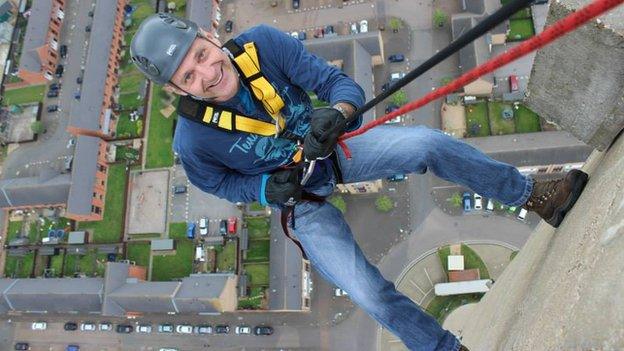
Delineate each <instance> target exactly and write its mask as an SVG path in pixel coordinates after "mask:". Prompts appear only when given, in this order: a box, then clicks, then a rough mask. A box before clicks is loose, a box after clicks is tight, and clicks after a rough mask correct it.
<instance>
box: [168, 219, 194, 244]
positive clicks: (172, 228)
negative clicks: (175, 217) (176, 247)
mask: <svg viewBox="0 0 624 351" xmlns="http://www.w3.org/2000/svg"><path fill="white" fill-rule="evenodd" d="M195 231H196V232H199V229H198V228H195ZM169 238H171V239H185V240H188V239H187V237H186V223H184V222H181V223H171V224H169Z"/></svg>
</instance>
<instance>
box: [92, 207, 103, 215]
mask: <svg viewBox="0 0 624 351" xmlns="http://www.w3.org/2000/svg"><path fill="white" fill-rule="evenodd" d="M91 212H93V213H95V214H101V213H102V209H101V208H100V207H98V206H91Z"/></svg>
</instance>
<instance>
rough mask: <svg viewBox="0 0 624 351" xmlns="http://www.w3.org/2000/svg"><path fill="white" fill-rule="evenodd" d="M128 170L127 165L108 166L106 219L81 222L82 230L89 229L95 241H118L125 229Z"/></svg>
mask: <svg viewBox="0 0 624 351" xmlns="http://www.w3.org/2000/svg"><path fill="white" fill-rule="evenodd" d="M125 188H126V170H125V165H123V164H117V165H110V166H109V167H108V180H107V184H106V202H105V203H106V207H105V208H104V219H103V220H101V221H97V222H80V223H78V228H79V229H80V230H89V231H90V232H91V233H92V236H93V242H95V243H117V242H119V241H120V239H121V234H122V230H123V222H122V221H123V216H124V208H125V204H126V202H125Z"/></svg>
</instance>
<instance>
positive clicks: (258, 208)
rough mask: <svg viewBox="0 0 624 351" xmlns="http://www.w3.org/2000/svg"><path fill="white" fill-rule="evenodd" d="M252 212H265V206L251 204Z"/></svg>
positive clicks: (257, 203) (255, 203)
mask: <svg viewBox="0 0 624 351" xmlns="http://www.w3.org/2000/svg"><path fill="white" fill-rule="evenodd" d="M249 210H250V211H264V206H262V205H260V203H259V202H252V203H250V204H249Z"/></svg>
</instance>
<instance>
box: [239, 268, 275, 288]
mask: <svg viewBox="0 0 624 351" xmlns="http://www.w3.org/2000/svg"><path fill="white" fill-rule="evenodd" d="M243 267H244V268H243V269H244V270H245V273H246V274H247V276H248V277H249V285H250V286H252V287H255V286H268V285H269V264H268V263H246V264H244V265H243Z"/></svg>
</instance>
